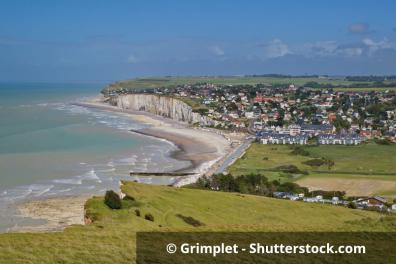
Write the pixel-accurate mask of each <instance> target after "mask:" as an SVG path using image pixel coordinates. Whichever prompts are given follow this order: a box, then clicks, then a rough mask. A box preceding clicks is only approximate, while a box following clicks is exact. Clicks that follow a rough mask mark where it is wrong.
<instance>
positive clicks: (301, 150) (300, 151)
mask: <svg viewBox="0 0 396 264" xmlns="http://www.w3.org/2000/svg"><path fill="white" fill-rule="evenodd" d="M290 153H291V154H293V155H301V156H309V152H308V151H307V150H305V149H304V148H302V147H299V146H298V147H294V149H293V151H292V152H290Z"/></svg>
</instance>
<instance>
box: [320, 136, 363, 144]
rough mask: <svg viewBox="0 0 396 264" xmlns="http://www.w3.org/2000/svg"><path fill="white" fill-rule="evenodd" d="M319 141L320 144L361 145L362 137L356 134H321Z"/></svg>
mask: <svg viewBox="0 0 396 264" xmlns="http://www.w3.org/2000/svg"><path fill="white" fill-rule="evenodd" d="M317 142H318V144H319V145H359V144H360V143H362V138H361V137H360V136H359V135H355V134H337V135H334V134H320V135H319V136H318V140H317Z"/></svg>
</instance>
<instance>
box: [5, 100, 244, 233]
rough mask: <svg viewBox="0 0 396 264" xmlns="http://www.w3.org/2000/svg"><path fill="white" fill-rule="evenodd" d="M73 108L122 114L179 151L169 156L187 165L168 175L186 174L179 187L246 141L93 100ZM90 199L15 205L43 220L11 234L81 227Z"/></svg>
mask: <svg viewBox="0 0 396 264" xmlns="http://www.w3.org/2000/svg"><path fill="white" fill-rule="evenodd" d="M75 105H78V106H82V107H87V108H96V109H100V110H104V111H110V112H118V113H123V114H125V115H127V116H128V117H130V118H131V119H133V120H136V121H138V122H140V123H143V124H146V125H147V127H146V128H143V129H139V130H133V131H131V132H132V133H138V134H141V135H144V136H150V137H154V138H157V139H162V140H166V141H168V142H170V143H172V144H174V145H175V146H176V147H177V148H178V150H177V151H174V152H173V153H171V157H173V158H175V159H177V160H183V161H189V162H190V163H191V165H190V166H188V167H186V168H183V169H179V170H176V171H171V172H188V173H192V174H191V175H188V176H179V177H177V179H176V180H175V181H174V182H173V183H171V184H170V185H172V186H174V187H181V186H184V185H187V184H191V183H194V182H195V181H196V180H197V179H198V178H199V177H201V176H203V175H211V174H213V173H215V172H216V170H217V169H218V168H220V167H221V165H222V164H223V163H224V162H225V161H226V160H227V158H228V157H229V156H231V155H232V154H233V153H234V152H235V151H236V150H237V149H238V147H239V146H241V144H243V143H245V142H246V135H245V134H241V133H231V132H222V131H218V130H213V129H207V128H195V127H191V126H189V125H188V124H185V123H181V122H178V121H175V120H172V119H168V118H164V117H162V116H157V115H154V114H151V113H147V112H142V111H129V110H123V109H120V108H118V107H115V106H111V105H109V104H107V103H105V102H103V101H102V99H101V98H99V97H95V98H94V99H91V100H89V101H84V102H79V103H75ZM89 197H90V196H87V195H81V196H76V197H54V198H49V199H41V200H32V201H27V202H23V203H21V204H18V205H17V209H18V210H19V212H20V215H21V216H22V217H25V218H27V219H29V218H30V219H32V220H42V221H45V223H43V224H40V225H31V226H29V225H27V226H23V227H14V228H13V229H11V230H10V231H11V232H48V231H50V232H51V231H61V230H63V229H64V228H66V227H67V226H69V225H72V224H84V210H83V208H84V204H85V202H86V200H87V199H89Z"/></svg>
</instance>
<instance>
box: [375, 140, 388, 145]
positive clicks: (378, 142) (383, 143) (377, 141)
mask: <svg viewBox="0 0 396 264" xmlns="http://www.w3.org/2000/svg"><path fill="white" fill-rule="evenodd" d="M374 141H375V143H377V144H378V145H390V144H392V142H391V141H390V140H389V139H387V138H385V139H375V140H374Z"/></svg>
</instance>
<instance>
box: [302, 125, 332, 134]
mask: <svg viewBox="0 0 396 264" xmlns="http://www.w3.org/2000/svg"><path fill="white" fill-rule="evenodd" d="M334 132H335V127H334V126H333V125H329V124H321V125H312V124H302V125H301V133H304V134H309V135H311V136H317V135H319V134H331V133H334Z"/></svg>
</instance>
